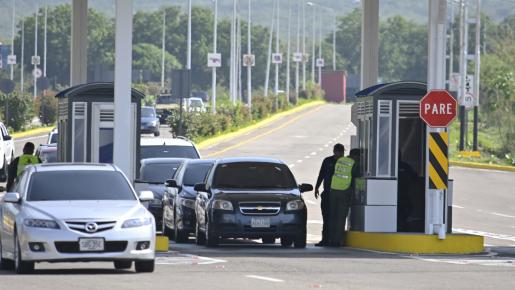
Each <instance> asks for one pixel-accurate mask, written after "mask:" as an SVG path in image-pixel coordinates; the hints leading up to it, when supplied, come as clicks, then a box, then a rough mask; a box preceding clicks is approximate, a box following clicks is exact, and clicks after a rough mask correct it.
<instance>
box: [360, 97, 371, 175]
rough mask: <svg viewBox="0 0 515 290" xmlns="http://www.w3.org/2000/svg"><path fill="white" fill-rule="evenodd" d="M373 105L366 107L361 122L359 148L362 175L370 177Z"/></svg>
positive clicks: (369, 104) (367, 104) (366, 105)
mask: <svg viewBox="0 0 515 290" xmlns="http://www.w3.org/2000/svg"><path fill="white" fill-rule="evenodd" d="M372 111H373V108H372V105H371V102H369V103H365V105H364V112H363V114H364V116H363V119H361V120H359V148H360V155H361V158H360V173H361V174H362V175H363V176H370V175H371V172H370V162H371V161H370V154H371V150H372V148H371V144H370V141H371V140H372V128H371V126H372Z"/></svg>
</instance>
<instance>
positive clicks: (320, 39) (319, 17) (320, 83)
mask: <svg viewBox="0 0 515 290" xmlns="http://www.w3.org/2000/svg"><path fill="white" fill-rule="evenodd" d="M317 10H318V14H315V15H318V58H319V59H321V58H322V16H321V15H320V14H322V13H321V10H322V9H320V8H318V9H317ZM318 85H320V86H322V66H320V65H318Z"/></svg>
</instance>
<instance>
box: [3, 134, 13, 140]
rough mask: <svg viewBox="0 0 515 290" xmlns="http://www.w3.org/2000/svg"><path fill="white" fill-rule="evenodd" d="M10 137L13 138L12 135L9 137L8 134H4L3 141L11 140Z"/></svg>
mask: <svg viewBox="0 0 515 290" xmlns="http://www.w3.org/2000/svg"><path fill="white" fill-rule="evenodd" d="M12 139H13V137H11V136H9V135H7V136H4V141H10V140H12Z"/></svg>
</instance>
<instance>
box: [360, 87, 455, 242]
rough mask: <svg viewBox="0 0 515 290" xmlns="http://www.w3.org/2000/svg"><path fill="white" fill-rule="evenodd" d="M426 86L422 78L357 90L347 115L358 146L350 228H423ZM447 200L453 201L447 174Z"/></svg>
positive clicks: (406, 229)
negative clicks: (422, 108) (423, 106)
mask: <svg viewBox="0 0 515 290" xmlns="http://www.w3.org/2000/svg"><path fill="white" fill-rule="evenodd" d="M426 91H427V87H426V84H425V83H420V82H396V83H389V84H379V85H375V86H372V87H370V88H367V89H365V90H362V91H360V92H358V93H357V94H356V96H357V99H356V102H355V104H354V105H353V106H352V117H351V119H352V123H353V124H354V125H355V126H356V128H357V131H356V132H357V136H356V137H357V138H356V139H355V140H353V141H354V142H353V143H354V144H353V147H354V148H359V149H360V162H359V165H360V173H361V177H360V178H358V179H357V180H356V191H355V196H354V204H353V206H352V210H351V230H353V231H364V232H424V225H425V202H426V201H425V196H426V195H425V192H426V184H425V179H426V176H425V175H426V124H425V123H424V121H423V120H422V119H420V117H419V104H420V100H421V99H422V97H423V96H424V95H425V94H426ZM447 200H448V203H447V204H448V205H451V204H452V181H451V180H449V189H448V191H447ZM448 214H450V210H449V212H448V208H446V209H445V215H446V217H448ZM447 220H448V223H447V226H448V228H450V218H447Z"/></svg>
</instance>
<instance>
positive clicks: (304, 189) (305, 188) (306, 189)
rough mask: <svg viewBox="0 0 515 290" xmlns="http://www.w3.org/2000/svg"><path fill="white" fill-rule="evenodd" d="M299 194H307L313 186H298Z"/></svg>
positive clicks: (305, 184)
mask: <svg viewBox="0 0 515 290" xmlns="http://www.w3.org/2000/svg"><path fill="white" fill-rule="evenodd" d="M299 189H300V192H308V191H312V190H313V185H311V184H308V183H303V184H301V185H299Z"/></svg>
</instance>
